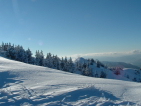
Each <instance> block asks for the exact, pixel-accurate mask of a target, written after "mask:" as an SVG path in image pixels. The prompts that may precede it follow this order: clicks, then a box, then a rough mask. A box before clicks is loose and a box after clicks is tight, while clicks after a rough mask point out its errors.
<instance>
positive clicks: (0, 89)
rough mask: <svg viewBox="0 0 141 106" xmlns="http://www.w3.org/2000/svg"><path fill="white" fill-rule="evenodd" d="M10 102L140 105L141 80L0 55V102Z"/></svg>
mask: <svg viewBox="0 0 141 106" xmlns="http://www.w3.org/2000/svg"><path fill="white" fill-rule="evenodd" d="M126 70H131V69H125V72H126ZM130 73H131V74H132V71H131V72H130ZM111 77H112V74H111ZM10 105H11V106H109V105H111V106H113V105H116V106H117V105H120V106H124V105H125V106H141V83H136V82H129V81H121V80H113V79H102V78H92V77H87V76H82V75H78V74H73V73H68V72H64V71H59V70H55V69H50V68H46V67H41V66H35V65H29V64H25V63H21V62H17V61H13V60H8V59H5V58H2V57H0V106H10Z"/></svg>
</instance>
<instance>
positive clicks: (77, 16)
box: [0, 0, 141, 56]
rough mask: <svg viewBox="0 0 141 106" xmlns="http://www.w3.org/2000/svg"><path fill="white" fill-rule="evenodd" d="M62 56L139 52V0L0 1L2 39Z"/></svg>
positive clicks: (140, 40) (0, 35) (140, 46)
mask: <svg viewBox="0 0 141 106" xmlns="http://www.w3.org/2000/svg"><path fill="white" fill-rule="evenodd" d="M2 41H3V42H11V43H14V44H20V45H23V47H24V48H25V49H27V48H28V47H29V48H30V49H31V50H32V51H33V52H35V50H43V51H44V54H46V53H48V52H51V53H53V54H57V55H58V56H67V55H74V54H89V53H105V52H127V51H132V50H141V0H0V42H2Z"/></svg>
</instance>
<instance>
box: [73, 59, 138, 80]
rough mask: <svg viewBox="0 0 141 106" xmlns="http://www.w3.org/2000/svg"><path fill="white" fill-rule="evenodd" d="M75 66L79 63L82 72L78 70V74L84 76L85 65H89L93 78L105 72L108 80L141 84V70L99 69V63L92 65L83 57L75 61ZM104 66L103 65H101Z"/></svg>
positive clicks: (102, 67)
mask: <svg viewBox="0 0 141 106" xmlns="http://www.w3.org/2000/svg"><path fill="white" fill-rule="evenodd" d="M74 63H75V64H77V63H79V65H81V69H80V72H78V71H79V70H77V72H76V73H78V74H82V73H83V64H87V66H88V67H89V69H90V70H89V71H92V76H93V77H101V73H102V72H104V73H105V74H106V77H104V78H106V79H117V80H124V81H134V82H141V70H139V69H132V68H123V69H122V68H118V67H117V68H111V69H109V68H105V67H104V66H100V65H99V67H97V61H95V62H94V63H93V64H92V65H91V64H90V61H88V60H87V59H84V58H82V57H78V58H77V59H76V60H75V61H74ZM99 64H102V63H99Z"/></svg>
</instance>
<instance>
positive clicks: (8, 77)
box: [0, 71, 18, 88]
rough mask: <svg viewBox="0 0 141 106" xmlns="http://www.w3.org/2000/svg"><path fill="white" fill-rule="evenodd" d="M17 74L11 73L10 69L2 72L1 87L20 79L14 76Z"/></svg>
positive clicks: (0, 76)
mask: <svg viewBox="0 0 141 106" xmlns="http://www.w3.org/2000/svg"><path fill="white" fill-rule="evenodd" d="M15 77H16V75H14V74H11V73H9V72H8V71H5V72H0V88H3V87H5V85H6V84H8V83H15V82H17V81H18V80H15V79H14V78H15Z"/></svg>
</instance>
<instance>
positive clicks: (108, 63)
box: [102, 61, 140, 69]
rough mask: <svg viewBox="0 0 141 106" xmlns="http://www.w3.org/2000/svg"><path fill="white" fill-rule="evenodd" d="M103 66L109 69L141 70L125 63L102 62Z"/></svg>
mask: <svg viewBox="0 0 141 106" xmlns="http://www.w3.org/2000/svg"><path fill="white" fill-rule="evenodd" d="M102 63H103V64H105V65H107V66H108V67H121V68H133V69H140V67H138V66H136V65H133V64H130V63H125V62H109V61H102Z"/></svg>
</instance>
